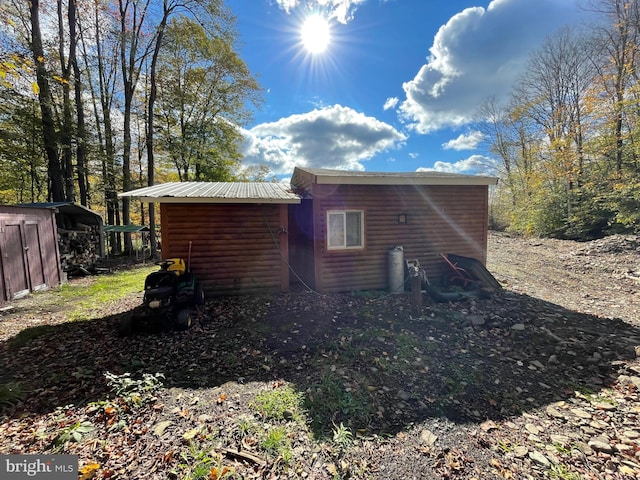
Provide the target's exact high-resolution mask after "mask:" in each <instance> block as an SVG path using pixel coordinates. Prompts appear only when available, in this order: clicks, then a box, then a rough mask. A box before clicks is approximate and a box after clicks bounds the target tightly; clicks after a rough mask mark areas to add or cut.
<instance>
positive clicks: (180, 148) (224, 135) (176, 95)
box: [158, 17, 260, 181]
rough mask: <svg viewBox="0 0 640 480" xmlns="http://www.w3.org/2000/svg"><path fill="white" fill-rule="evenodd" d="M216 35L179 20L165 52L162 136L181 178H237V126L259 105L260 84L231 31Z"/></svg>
mask: <svg viewBox="0 0 640 480" xmlns="http://www.w3.org/2000/svg"><path fill="white" fill-rule="evenodd" d="M217 33H218V36H215V37H212V36H211V34H210V33H209V31H208V30H207V29H206V28H205V27H203V26H202V25H200V24H199V23H198V22H195V21H194V20H192V19H190V18H185V17H182V18H178V19H175V20H174V21H173V22H171V24H170V25H169V27H168V29H167V36H166V43H165V45H164V46H163V49H162V52H161V66H160V68H159V75H158V88H159V91H160V97H161V100H160V101H159V104H158V116H159V118H160V119H161V121H160V130H159V133H160V140H161V143H162V148H163V150H164V151H165V152H166V153H167V155H168V157H169V158H170V159H171V161H172V163H173V165H174V166H175V168H176V170H177V171H178V175H179V178H180V180H183V181H186V180H190V179H195V180H214V181H224V180H230V179H233V178H234V176H235V175H237V173H235V174H234V172H237V170H238V167H239V164H240V153H239V147H240V141H241V135H240V132H239V128H238V127H239V126H241V125H243V124H245V123H246V122H247V121H248V120H249V118H250V111H249V109H248V108H247V106H246V105H247V103H250V104H253V105H254V106H255V105H258V104H259V101H260V87H259V85H258V83H257V81H256V80H255V78H254V77H253V76H252V75H251V74H250V72H249V70H248V68H247V66H246V65H245V63H244V62H243V61H242V60H241V59H240V57H239V56H238V55H237V53H236V52H235V51H234V50H233V46H234V45H233V42H234V34H233V32H232V31H231V30H226V31H224V32H221V31H220V30H219V29H218V30H217Z"/></svg>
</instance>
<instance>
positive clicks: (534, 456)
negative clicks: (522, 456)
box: [529, 450, 551, 468]
mask: <svg viewBox="0 0 640 480" xmlns="http://www.w3.org/2000/svg"><path fill="white" fill-rule="evenodd" d="M529 458H530V459H531V460H533V461H534V462H535V463H537V464H538V465H540V466H542V467H545V468H549V467H550V466H551V462H550V461H549V459H548V458H547V457H545V456H544V455H543V454H542V453H540V452H538V451H537V450H534V451H533V452H529Z"/></svg>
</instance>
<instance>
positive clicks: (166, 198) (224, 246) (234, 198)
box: [120, 182, 300, 295]
mask: <svg viewBox="0 0 640 480" xmlns="http://www.w3.org/2000/svg"><path fill="white" fill-rule="evenodd" d="M120 196H130V197H139V198H140V199H141V200H142V201H143V202H155V203H159V204H160V225H161V232H162V250H161V251H162V258H163V259H167V258H174V257H180V258H184V259H185V261H187V262H188V264H189V268H190V270H191V271H193V272H194V273H195V274H196V277H197V278H198V280H199V281H201V282H202V284H203V286H204V288H205V291H206V292H207V294H209V295H211V294H220V295H222V294H240V293H242V294H250V293H262V292H275V291H286V290H287V289H288V288H289V268H288V257H289V237H288V235H287V232H288V231H289V225H288V220H289V210H288V206H289V205H292V204H297V203H300V197H298V196H297V195H296V194H295V193H293V192H292V191H291V190H290V189H289V188H288V187H286V186H285V185H283V184H280V183H266V182H263V183H255V182H254V183H252V182H182V183H181V182H172V183H165V184H162V185H155V186H152V187H145V188H140V189H137V190H133V191H131V192H125V193H122V194H120Z"/></svg>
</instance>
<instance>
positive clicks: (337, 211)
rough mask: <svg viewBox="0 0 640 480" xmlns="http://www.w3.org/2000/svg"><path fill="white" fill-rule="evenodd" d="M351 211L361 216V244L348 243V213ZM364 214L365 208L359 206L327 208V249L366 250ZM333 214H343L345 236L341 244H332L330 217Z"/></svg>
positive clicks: (333, 250)
mask: <svg viewBox="0 0 640 480" xmlns="http://www.w3.org/2000/svg"><path fill="white" fill-rule="evenodd" d="M349 213H357V214H359V216H360V244H359V245H347V235H348V229H347V216H348V215H347V214H349ZM364 214H365V211H364V210H363V209H357V208H345V209H335V210H327V213H326V216H325V218H326V249H327V250H328V251H332V252H335V251H341V250H364V248H365V235H364ZM332 215H341V216H342V231H343V238H342V243H341V244H340V245H331V241H330V239H331V236H332V235H331V234H332V230H331V223H330V221H329V218H330V217H331V216H332Z"/></svg>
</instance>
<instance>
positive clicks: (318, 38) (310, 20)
mask: <svg viewBox="0 0 640 480" xmlns="http://www.w3.org/2000/svg"><path fill="white" fill-rule="evenodd" d="M300 37H301V39H302V45H303V46H304V48H305V49H306V50H307V51H308V52H309V53H312V54H316V53H322V52H324V51H325V50H326V49H327V47H328V46H329V43H331V26H330V25H329V22H327V20H326V19H325V18H323V17H322V16H320V15H318V14H313V15H309V16H308V17H307V18H306V20H305V21H304V23H303V24H302V27H301V29H300Z"/></svg>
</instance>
